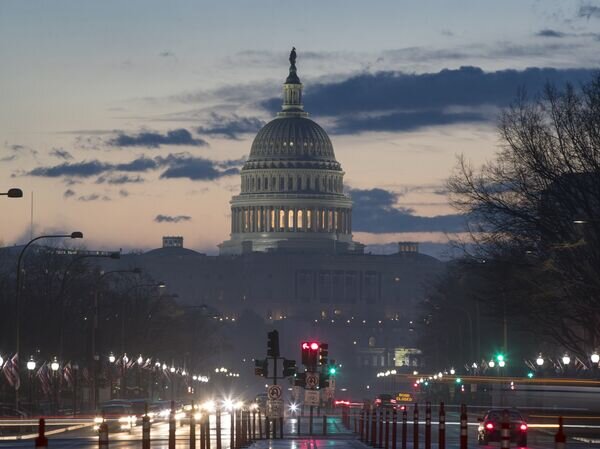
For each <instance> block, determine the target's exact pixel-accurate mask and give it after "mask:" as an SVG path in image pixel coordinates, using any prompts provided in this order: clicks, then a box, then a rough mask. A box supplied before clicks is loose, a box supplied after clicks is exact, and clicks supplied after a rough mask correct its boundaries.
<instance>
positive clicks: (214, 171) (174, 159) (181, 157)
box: [157, 154, 240, 181]
mask: <svg viewBox="0 0 600 449" xmlns="http://www.w3.org/2000/svg"><path fill="white" fill-rule="evenodd" d="M157 159H159V160H160V162H161V164H162V165H166V166H168V167H169V168H167V169H166V170H165V171H164V172H163V173H162V174H161V175H160V177H161V178H163V179H164V178H188V179H191V180H193V181H199V180H206V181H212V180H215V179H218V178H222V177H224V176H232V175H237V174H239V172H240V170H239V168H237V167H231V168H225V169H219V165H221V164H225V165H228V161H222V162H215V161H211V160H209V159H204V158H202V157H193V156H190V155H187V154H170V155H169V156H167V157H166V158H157Z"/></svg>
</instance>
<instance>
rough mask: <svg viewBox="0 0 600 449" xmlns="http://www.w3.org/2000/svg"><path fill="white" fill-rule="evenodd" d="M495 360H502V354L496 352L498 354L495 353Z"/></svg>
mask: <svg viewBox="0 0 600 449" xmlns="http://www.w3.org/2000/svg"><path fill="white" fill-rule="evenodd" d="M496 360H498V361H499V362H502V361H504V354H498V355H496Z"/></svg>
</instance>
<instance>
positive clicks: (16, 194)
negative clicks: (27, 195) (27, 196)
mask: <svg viewBox="0 0 600 449" xmlns="http://www.w3.org/2000/svg"><path fill="white" fill-rule="evenodd" d="M0 195H4V196H7V197H9V198H23V191H22V190H21V189H17V188H13V189H8V192H3V193H2V192H0Z"/></svg>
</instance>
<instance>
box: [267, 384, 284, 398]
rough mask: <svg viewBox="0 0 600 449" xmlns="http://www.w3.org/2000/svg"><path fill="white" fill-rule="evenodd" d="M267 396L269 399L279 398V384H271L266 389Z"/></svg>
mask: <svg viewBox="0 0 600 449" xmlns="http://www.w3.org/2000/svg"><path fill="white" fill-rule="evenodd" d="M267 397H268V398H269V399H273V400H275V399H280V398H281V387H280V386H279V385H271V386H270V387H269V388H268V389H267Z"/></svg>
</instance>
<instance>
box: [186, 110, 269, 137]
mask: <svg viewBox="0 0 600 449" xmlns="http://www.w3.org/2000/svg"><path fill="white" fill-rule="evenodd" d="M264 125H265V121H264V120H261V119H259V118H256V117H239V116H237V115H235V114H234V115H232V116H231V117H226V116H223V115H218V114H212V116H211V118H210V119H209V120H208V124H207V125H205V126H200V127H199V128H198V129H197V132H198V133H199V134H208V135H217V136H223V137H226V138H228V139H239V137H240V136H241V135H242V134H256V132H257V131H258V130H259V129H260V128H262V127H263V126H264Z"/></svg>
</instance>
